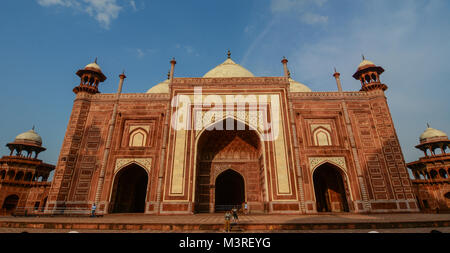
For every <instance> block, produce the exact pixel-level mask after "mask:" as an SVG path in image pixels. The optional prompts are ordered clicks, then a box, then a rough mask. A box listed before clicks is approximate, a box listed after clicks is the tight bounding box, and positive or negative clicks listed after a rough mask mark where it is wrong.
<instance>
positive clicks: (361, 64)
mask: <svg viewBox="0 0 450 253" xmlns="http://www.w3.org/2000/svg"><path fill="white" fill-rule="evenodd" d="M366 66H375V63H373V62H371V61H369V60H366V59H364V60H363V61H362V62H361V63H360V64H359V66H358V68H362V67H366Z"/></svg>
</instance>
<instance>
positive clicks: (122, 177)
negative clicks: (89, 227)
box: [111, 164, 148, 213]
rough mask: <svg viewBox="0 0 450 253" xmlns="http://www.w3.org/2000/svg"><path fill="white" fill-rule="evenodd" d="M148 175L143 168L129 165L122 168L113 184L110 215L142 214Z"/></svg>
mask: <svg viewBox="0 0 450 253" xmlns="http://www.w3.org/2000/svg"><path fill="white" fill-rule="evenodd" d="M147 183H148V175H147V172H146V171H145V169H144V168H142V167H140V166H138V165H137V164H131V165H129V166H127V167H125V168H123V169H122V170H121V171H120V172H119V173H118V174H117V175H116V180H115V182H114V188H113V196H112V197H111V200H113V202H112V203H111V205H112V207H113V208H112V211H111V212H112V213H144V212H145V197H146V195H147Z"/></svg>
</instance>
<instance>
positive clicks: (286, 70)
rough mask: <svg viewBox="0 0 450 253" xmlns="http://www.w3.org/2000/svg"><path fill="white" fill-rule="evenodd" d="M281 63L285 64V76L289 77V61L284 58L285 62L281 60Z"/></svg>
mask: <svg viewBox="0 0 450 253" xmlns="http://www.w3.org/2000/svg"><path fill="white" fill-rule="evenodd" d="M281 63H282V64H283V70H284V76H285V77H289V70H288V67H287V63H288V60H287V59H286V57H284V56H283V60H281Z"/></svg>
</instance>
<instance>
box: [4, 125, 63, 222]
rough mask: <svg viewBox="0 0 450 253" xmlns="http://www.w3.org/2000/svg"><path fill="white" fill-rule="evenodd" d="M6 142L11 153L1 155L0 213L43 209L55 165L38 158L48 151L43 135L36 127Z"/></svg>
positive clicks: (42, 210)
mask: <svg viewBox="0 0 450 253" xmlns="http://www.w3.org/2000/svg"><path fill="white" fill-rule="evenodd" d="M6 146H7V147H8V148H9V149H10V151H11V153H10V154H9V156H3V157H2V158H1V159H0V204H1V209H0V215H10V214H14V215H15V214H19V215H28V214H42V213H44V209H45V205H46V202H47V196H48V193H49V190H50V184H51V183H50V182H47V180H48V177H49V175H50V172H51V171H52V170H54V169H55V166H54V165H51V164H46V163H44V162H42V160H39V159H37V158H38V155H39V153H41V152H42V151H45V148H44V147H42V138H41V137H40V136H39V135H38V134H37V133H36V132H35V131H34V127H33V129H32V130H30V131H28V132H25V133H22V134H19V135H18V136H17V137H16V138H15V140H14V142H12V143H8V144H7V145H6ZM33 154H34V157H33Z"/></svg>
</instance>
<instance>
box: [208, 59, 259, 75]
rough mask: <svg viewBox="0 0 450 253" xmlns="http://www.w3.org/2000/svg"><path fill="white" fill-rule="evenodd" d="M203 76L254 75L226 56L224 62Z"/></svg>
mask: <svg viewBox="0 0 450 253" xmlns="http://www.w3.org/2000/svg"><path fill="white" fill-rule="evenodd" d="M203 77H207V78H208V77H213V78H214V77H219V78H220V77H255V76H254V75H253V74H252V73H251V72H250V71H248V70H247V69H245V68H244V67H242V66H241V65H239V64H237V63H235V62H234V61H233V60H231V59H230V58H228V59H227V60H226V61H225V62H223V63H222V64H220V65H218V66H217V67H215V68H213V69H211V70H210V71H209V72H208V73H206V74H205V75H204V76H203Z"/></svg>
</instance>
